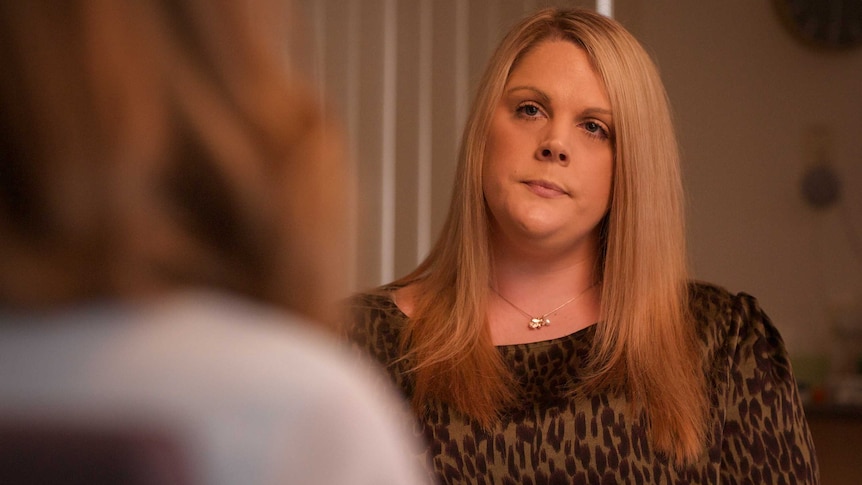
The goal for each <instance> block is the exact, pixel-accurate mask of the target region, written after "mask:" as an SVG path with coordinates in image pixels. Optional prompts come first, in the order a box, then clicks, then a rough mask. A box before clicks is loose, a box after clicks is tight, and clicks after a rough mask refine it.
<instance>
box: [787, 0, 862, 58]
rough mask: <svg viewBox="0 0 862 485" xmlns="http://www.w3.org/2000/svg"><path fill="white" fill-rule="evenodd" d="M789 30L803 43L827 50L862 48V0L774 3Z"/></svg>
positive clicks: (815, 0) (807, 0)
mask: <svg viewBox="0 0 862 485" xmlns="http://www.w3.org/2000/svg"><path fill="white" fill-rule="evenodd" d="M772 3H773V4H774V5H775V8H776V10H777V11H778V14H779V17H781V20H782V22H783V23H784V25H785V26H786V27H787V28H788V30H789V31H790V32H791V33H792V34H793V35H794V36H795V37H796V38H797V39H800V40H802V41H803V42H805V43H806V44H809V45H812V46H816V47H823V48H828V49H849V48H852V47H859V46H862V0H774V1H773V2H772Z"/></svg>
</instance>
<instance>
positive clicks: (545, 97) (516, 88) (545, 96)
mask: <svg viewBox="0 0 862 485" xmlns="http://www.w3.org/2000/svg"><path fill="white" fill-rule="evenodd" d="M525 90H526V91H532V92H533V93H535V94H536V96H538V97H539V98H540V100H541V101H542V102H543V103H547V102H549V101H551V97H550V96H548V93H546V92H544V91H542V90H541V89H539V88H537V87H535V86H529V85H525V86H513V87H511V88H509V89H507V90H506V94H512V93H514V92H516V91H525Z"/></svg>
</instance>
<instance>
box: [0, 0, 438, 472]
mask: <svg viewBox="0 0 862 485" xmlns="http://www.w3.org/2000/svg"><path fill="white" fill-rule="evenodd" d="M282 4H283V2H277V1H265V0H264V1H255V2H232V1H217V2H210V1H203V0H201V1H196V0H189V1H176V0H165V1H146V2H138V1H124V0H104V1H98V0H93V1H84V0H81V1H69V2H51V1H39V0H33V1H30V0H28V1H24V2H2V4H0V65H2V68H3V76H2V77H0V267H2V268H3V271H2V272H0V302H2V308H0V422H2V423H3V424H5V425H7V427H8V425H10V423H11V424H13V425H15V424H26V423H31V424H34V425H37V426H47V427H51V426H58V427H61V428H62V427H63V426H72V427H75V426H80V427H85V428H86V427H93V428H99V429H105V430H111V429H118V430H125V429H143V430H160V431H166V432H167V434H168V435H171V436H172V437H173V438H175V441H176V442H178V443H180V444H181V445H182V446H181V447H182V449H183V452H184V454H185V457H186V458H187V465H188V467H189V476H190V479H191V481H192V482H193V483H224V484H239V483H242V484H264V483H266V484H275V483H296V484H351V483H356V484H377V485H379V484H393V485H395V484H397V485H403V484H413V483H420V482H419V479H418V478H417V477H420V476H422V472H421V471H419V470H417V469H416V467H415V463H414V459H413V458H412V457H409V456H408V451H407V450H408V448H409V447H410V446H411V445H410V442H409V440H408V439H407V438H406V437H405V436H406V433H404V432H403V430H402V429H400V428H399V427H398V426H397V425H394V424H393V423H392V422H390V420H389V417H388V415H389V412H390V410H391V409H393V408H397V407H398V406H399V404H400V403H399V402H398V401H397V399H395V398H394V397H393V396H392V395H390V394H388V393H387V392H386V390H383V389H380V388H379V386H378V387H375V386H376V384H374V382H375V381H376V379H375V378H374V377H372V376H371V375H370V374H369V373H366V372H364V371H361V370H359V369H353V368H352V367H353V364H352V362H353V360H352V358H345V357H344V353H343V351H342V350H341V349H337V348H335V347H333V345H336V344H334V343H333V341H332V340H330V335H327V334H326V332H324V331H323V330H319V329H314V328H313V327H314V326H315V325H317V324H313V323H310V322H312V321H314V322H320V321H323V322H326V321H330V322H331V319H332V318H333V316H334V315H333V314H332V312H331V309H332V308H333V307H334V306H333V305H332V302H333V301H335V300H337V299H338V298H339V297H340V296H343V292H344V291H345V288H346V287H345V285H344V282H343V279H342V275H344V274H345V271H344V269H343V266H344V264H345V262H346V258H345V254H344V253H343V252H342V251H341V250H340V249H339V248H340V247H341V246H342V244H341V241H342V240H343V234H342V231H343V230H344V228H345V226H346V224H345V221H344V219H345V213H346V210H345V199H346V193H345V190H346V187H347V184H346V174H345V166H344V157H343V156H342V153H341V151H340V143H339V142H340V140H339V138H338V136H337V130H334V129H333V128H332V127H328V126H326V123H325V122H324V119H323V117H322V113H321V112H320V107H319V106H317V105H315V104H313V103H312V102H311V101H310V100H314V99H317V98H316V97H315V96H313V95H312V93H311V92H310V90H309V87H308V86H307V85H306V84H305V83H304V81H303V79H302V77H301V76H300V75H299V74H297V72H296V70H295V69H294V67H293V66H294V65H295V64H297V60H296V59H294V58H293V56H294V55H295V54H296V45H295V41H296V38H294V36H293V35H292V34H291V32H293V31H294V30H293V29H294V28H295V27H297V25H296V24H295V23H296V19H295V18H293V17H291V16H290V14H289V12H288V11H286V10H285V9H284V8H283V6H282ZM291 22H294V24H293V25H292V24H291ZM370 444H373V446H370Z"/></svg>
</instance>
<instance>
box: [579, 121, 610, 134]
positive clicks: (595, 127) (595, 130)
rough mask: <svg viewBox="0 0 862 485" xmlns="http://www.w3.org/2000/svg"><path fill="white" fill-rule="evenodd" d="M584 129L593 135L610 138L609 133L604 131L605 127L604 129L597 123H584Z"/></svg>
mask: <svg viewBox="0 0 862 485" xmlns="http://www.w3.org/2000/svg"><path fill="white" fill-rule="evenodd" d="M584 129H585V130H587V132H588V133H590V134H591V135H595V136H598V137H600V138H607V137H608V132H607V131H606V130H605V129H604V127H602V125H600V124H599V123H596V122H595V121H587V122H586V123H584Z"/></svg>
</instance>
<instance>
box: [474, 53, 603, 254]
mask: <svg viewBox="0 0 862 485" xmlns="http://www.w3.org/2000/svg"><path fill="white" fill-rule="evenodd" d="M613 126H614V125H613V119H612V116H611V109H610V102H609V101H608V96H607V93H606V92H605V89H604V86H603V84H602V82H601V80H600V79H599V77H598V75H597V74H596V73H595V71H594V70H593V68H592V66H591V65H590V62H589V60H588V58H587V55H586V53H585V52H584V50H583V49H581V48H580V47H578V46H576V45H575V44H574V43H572V42H569V41H564V40H552V41H544V42H542V43H540V44H538V45H536V46H535V47H533V49H532V50H531V51H529V52H528V53H527V54H526V55H525V56H524V57H522V58H521V60H520V62H519V63H518V64H517V65H516V67H515V69H514V70H513V71H512V72H511V74H510V76H509V79H508V80H507V82H506V86H505V88H504V91H503V96H502V98H501V99H500V102H499V104H498V105H497V107H496V110H495V111H494V114H493V117H492V121H491V129H490V133H489V138H488V146H487V151H486V157H485V167H484V171H483V179H482V187H483V190H484V195H485V201H486V202H487V204H488V207H489V209H490V212H491V216H492V220H491V224H492V232H493V237H494V244H495V245H497V247H498V249H505V247H507V246H508V247H511V249H515V250H521V251H528V252H532V253H537V254H542V255H546V256H552V255H554V254H559V252H560V251H562V252H564V253H565V254H570V253H571V252H572V251H575V252H578V251H581V252H582V251H588V253H584V255H585V256H592V255H594V252H595V251H596V250H597V248H598V244H597V241H598V225H599V222H600V221H601V220H602V218H603V217H604V215H605V214H606V213H607V211H608V205H609V200H610V192H611V176H612V175H611V174H612V171H613V153H614V150H613ZM501 245H502V246H503V247H501Z"/></svg>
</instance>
